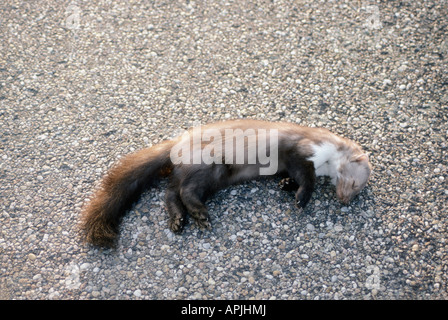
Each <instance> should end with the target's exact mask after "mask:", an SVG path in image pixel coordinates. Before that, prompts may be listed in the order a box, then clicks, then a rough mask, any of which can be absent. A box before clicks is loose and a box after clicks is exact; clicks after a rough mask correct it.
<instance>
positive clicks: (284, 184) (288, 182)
mask: <svg viewBox="0 0 448 320" xmlns="http://www.w3.org/2000/svg"><path fill="white" fill-rule="evenodd" d="M278 184H279V186H280V188H281V189H282V190H283V191H296V190H297V189H298V188H299V185H298V184H297V182H296V181H295V180H294V179H292V178H284V179H282V180H280V182H279V183H278Z"/></svg>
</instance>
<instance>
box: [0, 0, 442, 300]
mask: <svg viewBox="0 0 448 320" xmlns="http://www.w3.org/2000/svg"><path fill="white" fill-rule="evenodd" d="M447 15H448V3H447V2H446V1H436V0H434V1H381V2H376V1H359V2H358V1H328V2H327V1H286V0H285V1H277V0H275V1H199V0H198V1H159V0H156V1H143V0H140V1H137V0H136V1H124V0H119V1H106V0H103V1H100V0H93V1H73V2H69V1H55V0H52V1H50V0H47V1H14V0H3V1H2V3H1V4H0V179H1V183H0V196H1V201H0V298H2V299H310V300H312V299H447V298H448V294H447V291H448V288H447V281H448V278H447V274H448V238H447V237H448V232H447V231H448V230H447V228H448V218H447V198H448V188H447V179H448V177H447V165H448V163H447V135H448V125H447V121H448V108H447V104H448V92H447V84H448V68H447V56H448V37H447V27H448V20H447V19H446V17H447ZM236 118H254V119H265V120H272V121H280V120H281V121H289V122H295V123H299V124H302V125H307V126H318V127H326V128H328V129H330V130H332V131H334V132H335V133H338V134H340V135H342V136H345V137H347V138H350V139H353V140H355V141H357V142H358V143H360V144H361V145H362V146H363V148H364V149H365V150H367V151H368V152H369V154H370V159H371V162H372V165H373V169H374V173H373V175H372V178H371V180H370V182H369V184H368V186H367V187H366V189H365V190H363V192H362V193H361V194H360V195H359V196H358V197H357V198H356V199H355V200H354V201H353V202H351V203H350V204H349V205H346V206H344V205H343V204H341V203H340V202H339V201H338V200H337V198H336V196H335V190H334V187H333V186H331V184H330V183H329V181H328V179H325V178H322V179H319V180H318V184H317V187H316V191H315V193H314V194H313V197H312V199H311V202H310V203H309V205H308V207H307V209H306V210H305V213H304V214H301V215H300V214H298V212H297V210H296V209H295V207H294V197H293V195H292V194H290V193H287V192H284V191H281V190H280V189H279V187H278V179H275V178H266V179H259V180H256V181H251V182H247V183H244V184H241V185H238V186H232V187H230V188H227V189H225V190H222V191H220V192H219V193H218V194H217V195H216V196H215V197H213V198H212V199H210V200H209V201H208V203H207V205H208V207H209V210H210V215H211V219H212V224H213V230H211V231H204V230H199V229H198V228H197V227H195V226H194V224H189V225H187V226H186V229H185V231H184V233H183V234H181V235H174V234H172V233H171V232H170V231H169V229H168V228H167V220H168V216H167V213H166V210H165V204H164V193H165V187H166V182H162V183H161V184H160V185H159V186H157V187H155V188H153V189H150V190H148V191H147V192H145V193H144V194H143V196H142V197H141V199H140V201H139V202H138V203H137V204H136V206H135V207H134V208H133V210H132V211H131V212H130V213H129V214H128V215H127V216H126V218H125V219H124V220H123V225H122V228H121V237H120V240H119V242H118V246H117V248H116V249H107V250H105V249H99V248H95V247H91V246H89V245H86V244H84V243H82V242H81V241H80V239H79V234H78V221H79V213H80V210H81V207H82V205H83V203H84V202H85V201H86V200H87V199H88V198H89V196H90V195H91V194H92V192H93V190H94V189H95V188H96V187H97V186H98V182H99V181H100V179H101V177H102V176H103V175H104V174H105V173H106V171H107V169H108V168H110V167H111V166H112V164H113V163H115V162H116V161H117V160H118V159H119V158H120V157H121V156H124V155H126V154H128V153H130V152H132V151H135V150H138V149H141V148H144V147H147V146H149V145H151V144H156V143H157V142H160V141H162V140H163V139H166V138H169V137H172V136H174V135H177V134H179V133H181V132H182V131H183V130H184V129H187V128H189V127H190V126H192V125H193V124H198V123H202V124H205V123H208V122H211V121H217V120H225V119H236Z"/></svg>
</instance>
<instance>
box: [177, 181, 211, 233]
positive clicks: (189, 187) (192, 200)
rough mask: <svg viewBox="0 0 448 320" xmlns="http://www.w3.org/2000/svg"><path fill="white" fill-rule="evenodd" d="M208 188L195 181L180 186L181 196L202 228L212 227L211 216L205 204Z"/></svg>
mask: <svg viewBox="0 0 448 320" xmlns="http://www.w3.org/2000/svg"><path fill="white" fill-rule="evenodd" d="M206 193H207V192H206V189H205V188H204V187H201V186H198V185H196V184H193V183H188V184H184V185H182V186H181V188H180V197H181V199H182V202H183V204H184V205H185V207H186V208H187V210H188V213H189V214H190V216H191V217H192V218H193V219H194V220H195V222H196V224H197V226H198V227H200V228H205V229H210V228H211V224H210V217H209V214H208V210H207V207H206V206H205V200H206Z"/></svg>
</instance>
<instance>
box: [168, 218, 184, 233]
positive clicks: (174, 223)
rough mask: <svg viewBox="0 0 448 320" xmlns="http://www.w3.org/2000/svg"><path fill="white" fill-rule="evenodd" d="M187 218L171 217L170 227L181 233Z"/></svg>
mask: <svg viewBox="0 0 448 320" xmlns="http://www.w3.org/2000/svg"><path fill="white" fill-rule="evenodd" d="M184 225H185V218H170V219H169V220H168V228H170V230H171V231H172V232H174V233H181V232H182V230H183V229H184Z"/></svg>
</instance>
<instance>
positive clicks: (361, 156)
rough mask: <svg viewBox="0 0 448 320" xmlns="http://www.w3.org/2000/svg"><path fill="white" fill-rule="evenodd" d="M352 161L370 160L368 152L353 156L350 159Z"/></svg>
mask: <svg viewBox="0 0 448 320" xmlns="http://www.w3.org/2000/svg"><path fill="white" fill-rule="evenodd" d="M350 161H351V162H362V161H365V162H369V156H368V155H367V153H363V154H358V155H356V156H353V157H352V158H351V159H350Z"/></svg>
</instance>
